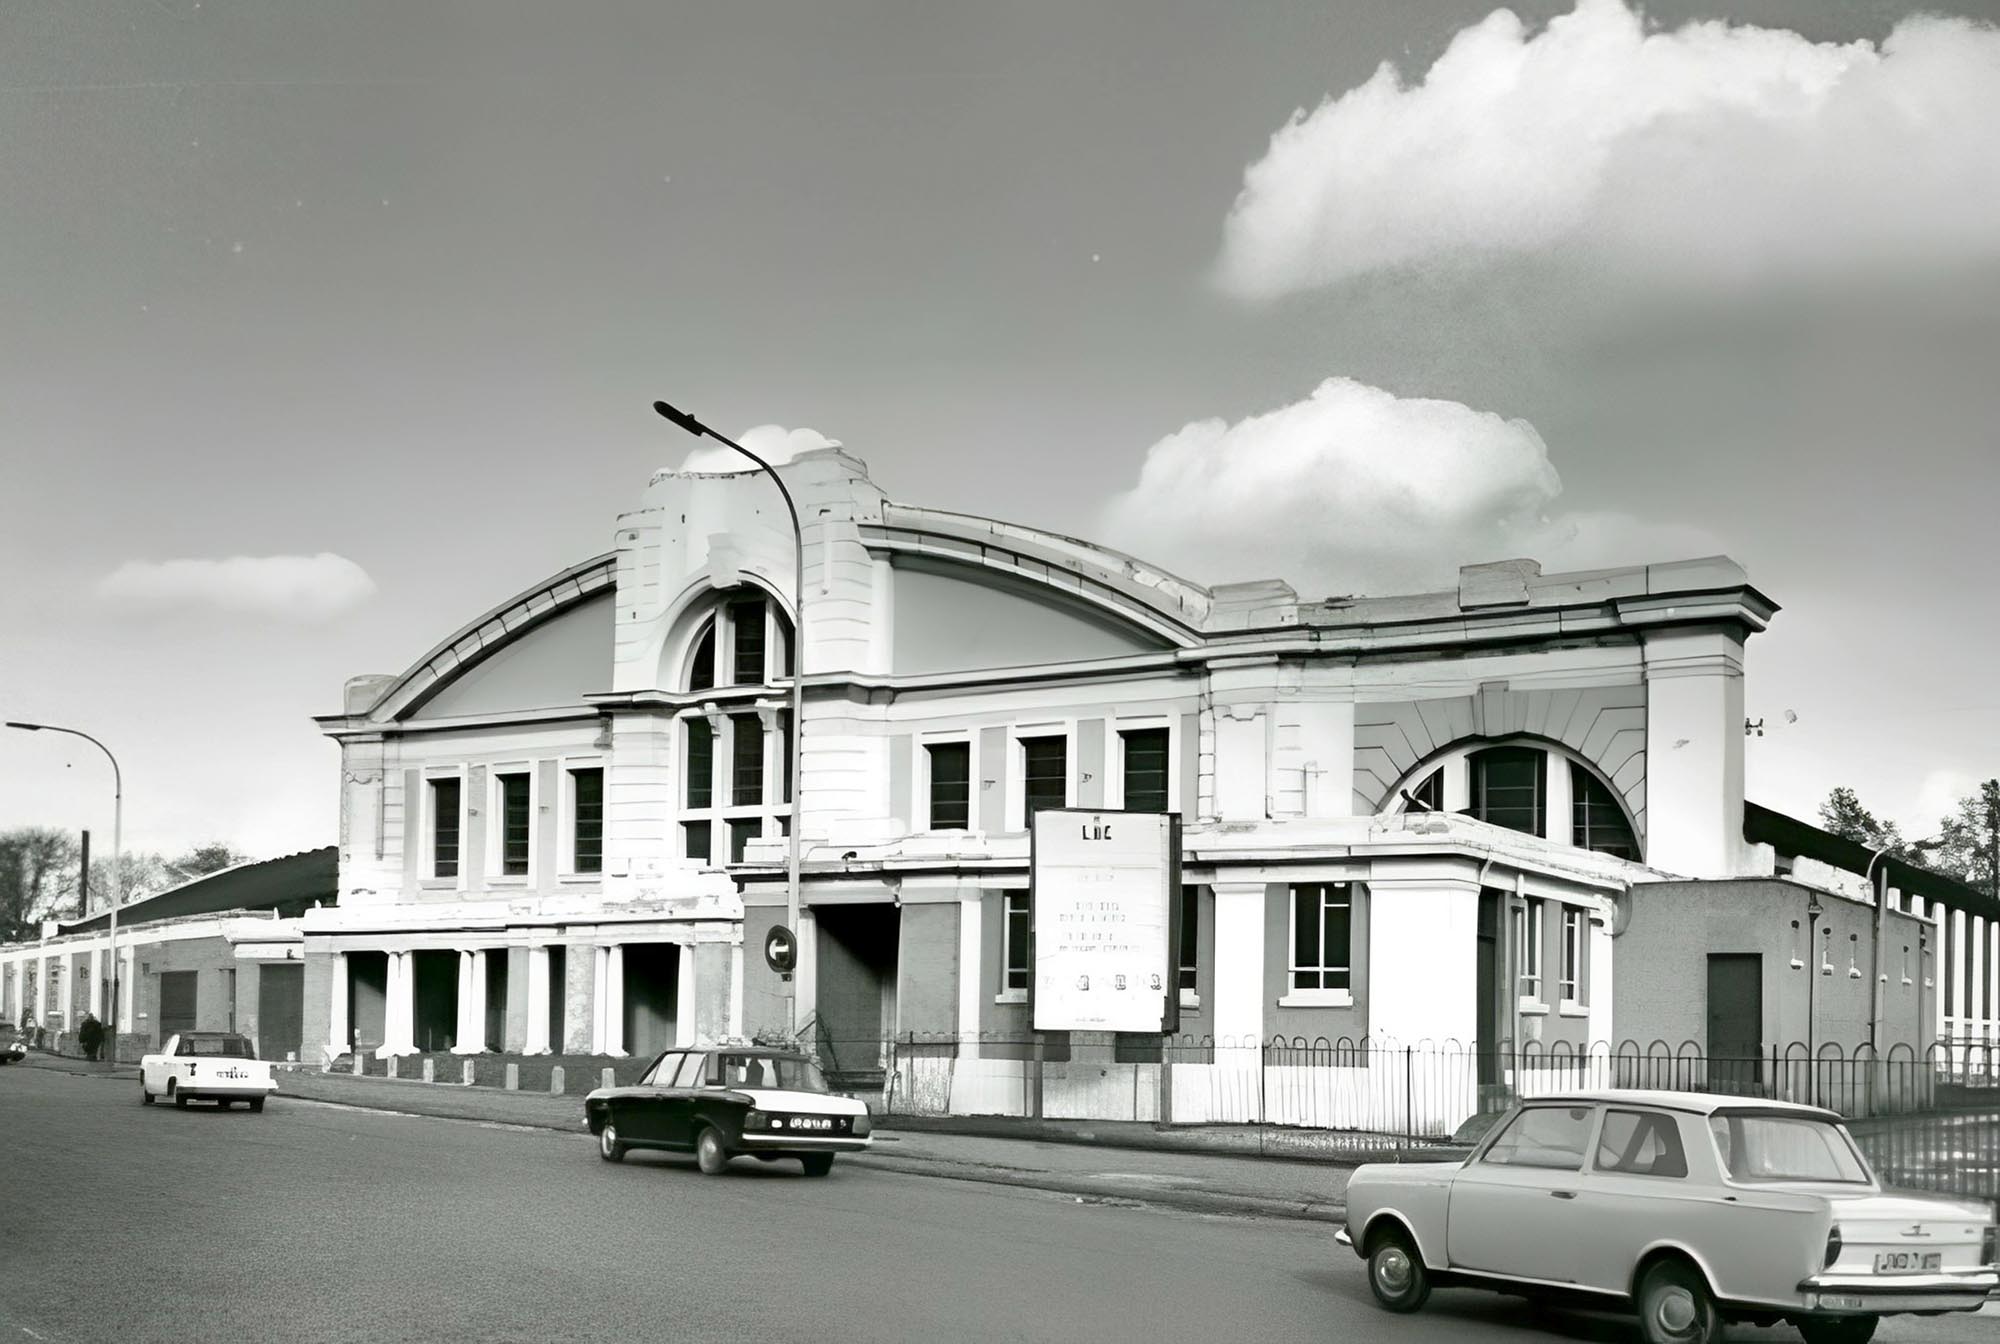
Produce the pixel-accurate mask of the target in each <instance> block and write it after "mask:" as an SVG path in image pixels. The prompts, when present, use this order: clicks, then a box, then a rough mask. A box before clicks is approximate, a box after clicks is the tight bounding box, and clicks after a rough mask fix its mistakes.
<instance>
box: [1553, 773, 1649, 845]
mask: <svg viewBox="0 0 2000 1344" xmlns="http://www.w3.org/2000/svg"><path fill="white" fill-rule="evenodd" d="M1569 800H1570V801H1569V805H1570V814H1571V816H1570V831H1571V836H1570V843H1571V844H1573V845H1575V846H1576V847H1577V848H1578V849H1594V850H1596V851H1597V852H1598V853H1599V854H1615V855H1616V856H1617V857H1619V858H1621V859H1630V860H1632V861H1633V862H1634V863H1637V862H1638V861H1639V841H1638V839H1637V837H1635V836H1634V835H1633V834H1632V825H1631V823H1630V822H1628V821H1626V820H1625V809H1624V808H1622V807H1620V806H1619V805H1618V800H1617V799H1616V798H1614V797H1612V796H1611V790H1609V789H1607V788H1605V787H1604V785H1603V784H1601V783H1599V782H1598V778H1597V776H1596V775H1594V774H1592V773H1591V772H1590V771H1588V770H1586V769H1584V768H1583V765H1582V764H1581V763H1580V762H1577V761H1571V762H1570V763H1569Z"/></svg>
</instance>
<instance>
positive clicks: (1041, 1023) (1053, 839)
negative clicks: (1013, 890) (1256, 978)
mask: <svg viewBox="0 0 2000 1344" xmlns="http://www.w3.org/2000/svg"><path fill="white" fill-rule="evenodd" d="M1177 822H1178V818H1177V817H1175V816H1173V815H1172V814H1169V813H1164V812H1093V811H1086V810H1082V809H1073V808H1044V809H1043V810H1041V811H1039V812H1037V813H1035V818H1034V828H1033V830H1032V832H1031V849H1030V854H1031V856H1032V857H1031V860H1030V874H1031V876H1030V880H1031V882H1032V883H1033V891H1034V903H1033V907H1032V910H1033V919H1034V948H1035V987H1034V998H1035V1014H1034V1017H1035V1030H1036V1031H1130V1032H1150V1033H1158V1032H1161V1031H1168V1030H1172V1029H1173V1028H1174V1026H1176V1025H1177V1019H1178V1014H1177V1013H1173V1012H1171V1011H1170V1009H1169V996H1170V995H1172V996H1173V997H1174V1002H1175V1006H1178V995H1179V988H1178V983H1177V979H1176V975H1175V958H1174V943H1173V916H1174V905H1175V902H1174V899H1173V894H1174V888H1175V886H1176V885H1177V877H1178V872H1179V867H1180V864H1179V860H1180V854H1179V848H1180V834H1179V826H1178V825H1177V824H1176V823H1177Z"/></svg>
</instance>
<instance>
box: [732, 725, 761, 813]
mask: <svg viewBox="0 0 2000 1344" xmlns="http://www.w3.org/2000/svg"><path fill="white" fill-rule="evenodd" d="M729 737H730V749H729V754H730V781H731V783H730V790H729V801H730V803H731V804H732V805H733V806H736V807H756V806H758V805H759V804H760V803H762V802H763V801H764V723H763V720H762V719H760V718H758V717H757V716H756V715H755V714H732V715H730V716H729Z"/></svg>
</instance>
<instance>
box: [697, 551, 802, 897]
mask: <svg viewBox="0 0 2000 1344" xmlns="http://www.w3.org/2000/svg"><path fill="white" fill-rule="evenodd" d="M791 675H792V623H791V621H790V620H789V619H788V618H787V617H786V615H785V613H784V611H783V610H782V609H781V608H780V607H779V606H778V604H777V603H776V602H774V601H773V600H772V599H771V598H770V597H768V596H766V595H765V594H764V593H762V592H760V591H758V590H757V589H755V588H749V587H743V588H732V589H729V590H727V591H726V592H722V593H718V594H717V595H716V599H715V605H714V608H713V610H711V611H710V612H709V613H708V615H707V616H705V617H703V618H702V622H701V624H700V626H699V627H698V628H697V630H696V633H695V637H694V641H693V643H692V645H690V647H689V652H688V656H687V662H686V664H685V671H684V674H683V678H682V684H683V685H684V686H685V687H686V689H688V690H689V691H713V692H715V698H714V699H713V701H711V702H709V703H706V704H704V705H702V706H699V707H696V708H691V709H688V710H685V711H683V712H682V714H681V716H680V748H679V759H678V765H679V767H680V776H681V786H680V790H679V793H680V798H679V801H680V825H679V834H680V855H681V857H682V858H683V859H685V860H688V861H690V862H693V863H700V864H722V863H740V862H741V861H742V860H743V857H744V851H745V849H746V848H747V846H748V845H749V843H750V842H751V841H752V840H759V839H770V838H773V837H777V836H782V835H785V834H786V833H787V828H788V827H789V825H790V821H791V818H790V815H789V805H790V803H791V797H792V769H793V767H792V716H791V711H790V709H789V708H787V707H786V701H785V699H784V698H783V697H782V693H776V692H774V691H773V689H772V688H773V687H774V685H775V684H776V683H779V682H783V681H786V680H789V678H790V677H791Z"/></svg>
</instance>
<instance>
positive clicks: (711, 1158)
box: [694, 1126, 729, 1176]
mask: <svg viewBox="0 0 2000 1344" xmlns="http://www.w3.org/2000/svg"><path fill="white" fill-rule="evenodd" d="M694 1157H695V1161H696V1162H698V1163H699V1164H700V1165H701V1174H702V1175H704V1176H720V1175H721V1174H722V1169H723V1168H724V1167H726V1166H728V1165H729V1150H728V1149H726V1148H724V1147H723V1146H722V1136H721V1135H720V1134H718V1133H716V1132H715V1130H714V1128H713V1127H712V1126H711V1127H710V1128H707V1129H704V1130H702V1131H701V1136H700V1137H699V1138H697V1139H696V1140H695V1141H694Z"/></svg>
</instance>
